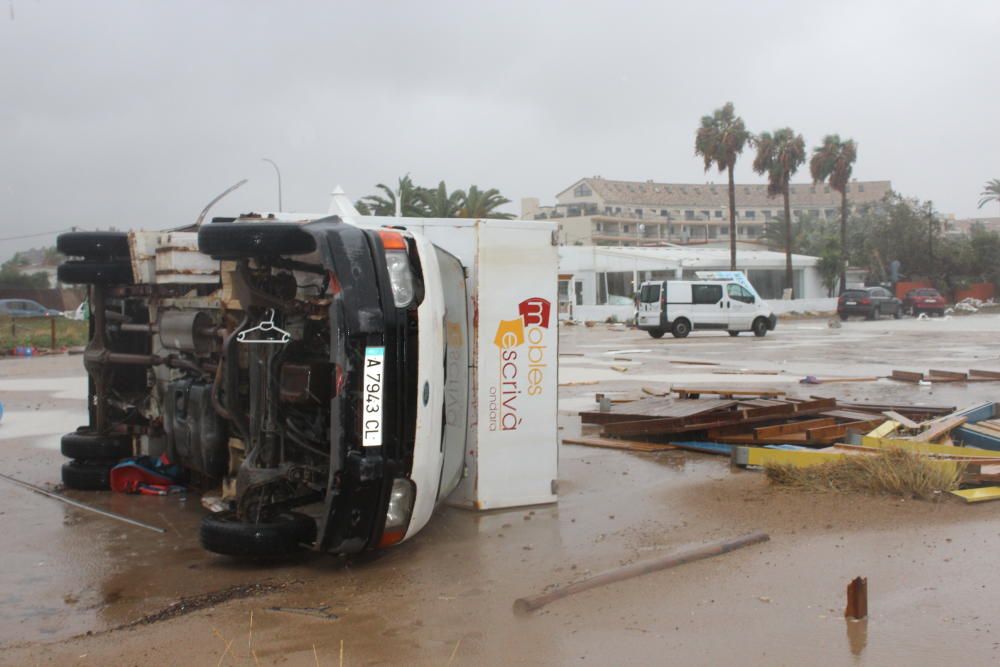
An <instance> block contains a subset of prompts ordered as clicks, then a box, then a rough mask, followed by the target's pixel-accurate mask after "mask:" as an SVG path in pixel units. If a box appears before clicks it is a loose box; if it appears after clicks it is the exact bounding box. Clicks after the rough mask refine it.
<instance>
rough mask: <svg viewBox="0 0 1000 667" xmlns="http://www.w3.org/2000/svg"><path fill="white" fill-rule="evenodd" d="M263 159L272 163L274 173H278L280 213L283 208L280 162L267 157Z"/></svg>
mask: <svg viewBox="0 0 1000 667" xmlns="http://www.w3.org/2000/svg"><path fill="white" fill-rule="evenodd" d="M261 159H262V160H264V162H268V163H270V165H271V166H272V167H274V173H276V174H277V175H278V212H279V213H280V212H281V210H282V206H281V170H280V169H278V164H277V163H276V162H275V161H274V160H272V159H270V158H266V157H265V158H261Z"/></svg>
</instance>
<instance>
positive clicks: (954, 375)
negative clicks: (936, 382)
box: [927, 368, 969, 381]
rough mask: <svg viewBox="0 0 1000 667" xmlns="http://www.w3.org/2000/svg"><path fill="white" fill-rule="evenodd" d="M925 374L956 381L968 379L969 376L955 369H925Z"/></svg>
mask: <svg viewBox="0 0 1000 667" xmlns="http://www.w3.org/2000/svg"><path fill="white" fill-rule="evenodd" d="M927 375H929V376H932V377H940V378H951V379H953V380H957V381H964V380H967V379H969V376H968V374H966V373H958V372H956V371H937V370H934V369H933V368H932V369H931V370H929V371H927Z"/></svg>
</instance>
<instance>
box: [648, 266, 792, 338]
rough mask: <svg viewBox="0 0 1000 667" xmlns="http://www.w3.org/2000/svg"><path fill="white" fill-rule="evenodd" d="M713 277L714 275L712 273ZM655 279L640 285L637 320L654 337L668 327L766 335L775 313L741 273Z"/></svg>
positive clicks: (683, 332) (682, 331)
mask: <svg viewBox="0 0 1000 667" xmlns="http://www.w3.org/2000/svg"><path fill="white" fill-rule="evenodd" d="M712 278H714V276H713V277H712ZM712 278H707V279H703V280H656V281H649V282H644V283H642V285H641V286H640V288H639V294H638V312H637V316H636V323H637V325H638V327H639V329H641V330H643V331H646V332H647V333H649V335H650V336H652V337H653V338H661V337H662V336H663V335H664V334H665V333H667V332H668V331H669V332H670V333H671V334H672V335H673V336H674V337H675V338H685V337H687V335H688V334H690V333H691V332H692V331H712V330H715V331H727V332H729V335H730V336H738V335H739V334H740V333H741V332H744V331H751V332H753V334H754V335H755V336H765V335H767V332H768V331H772V330H774V328H775V326H776V325H777V317H776V316H775V315H774V313H773V312H772V311H771V308H770V306H768V305H767V302H766V301H764V300H763V299H761V298H760V295H759V294H757V291H756V290H754V288H753V285H751V284H750V282H749V281H748V280H746V278H745V277H743V276H742V274H739V275H733V276H732V277H726V278H722V279H712Z"/></svg>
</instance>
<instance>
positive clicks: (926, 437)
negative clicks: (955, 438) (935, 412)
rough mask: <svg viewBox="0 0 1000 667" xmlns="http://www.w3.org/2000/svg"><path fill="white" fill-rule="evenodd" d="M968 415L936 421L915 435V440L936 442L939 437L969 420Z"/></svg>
mask: <svg viewBox="0 0 1000 667" xmlns="http://www.w3.org/2000/svg"><path fill="white" fill-rule="evenodd" d="M968 419H969V418H968V417H965V416H961V417H948V418H945V419H941V420H939V421H937V422H934V423H933V424H932V425H931V427H930V428H928V429H927V430H926V431H924V432H922V433H919V434H918V435H915V436H913V440H914V441H915V442H934V441H935V440H937V439H938V438H943V437H944V436H946V435H948V434H949V433H951V432H952V431H954V430H955V429H956V428H958V427H959V426H961V425H962V424H964V423H965V422H966V421H968Z"/></svg>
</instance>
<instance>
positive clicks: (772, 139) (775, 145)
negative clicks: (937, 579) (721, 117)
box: [753, 127, 806, 290]
mask: <svg viewBox="0 0 1000 667" xmlns="http://www.w3.org/2000/svg"><path fill="white" fill-rule="evenodd" d="M753 142H754V144H755V145H756V146H757V156H756V157H755V158H754V161H753V170H754V171H755V172H757V173H758V174H766V175H767V194H768V195H770V196H771V197H776V196H778V195H779V194H780V195H781V196H782V198H783V199H784V203H785V287H786V288H787V289H789V290H791V289H792V288H793V286H794V275H793V273H792V211H791V204H790V202H789V200H788V184H789V182H790V181H791V180H792V175H793V174H794V173H795V172H796V171H798V168H799V167H800V166H801V165H802V163H803V162H805V161H806V142H805V141H804V140H803V139H802V135H801V134H795V132H794V131H793V130H792V128H790V127H784V128H782V129H780V130H776V131H775V132H774V134H771V133H770V132H764V133H763V134H761V135H760V136H759V137H756V138H754V140H753Z"/></svg>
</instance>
